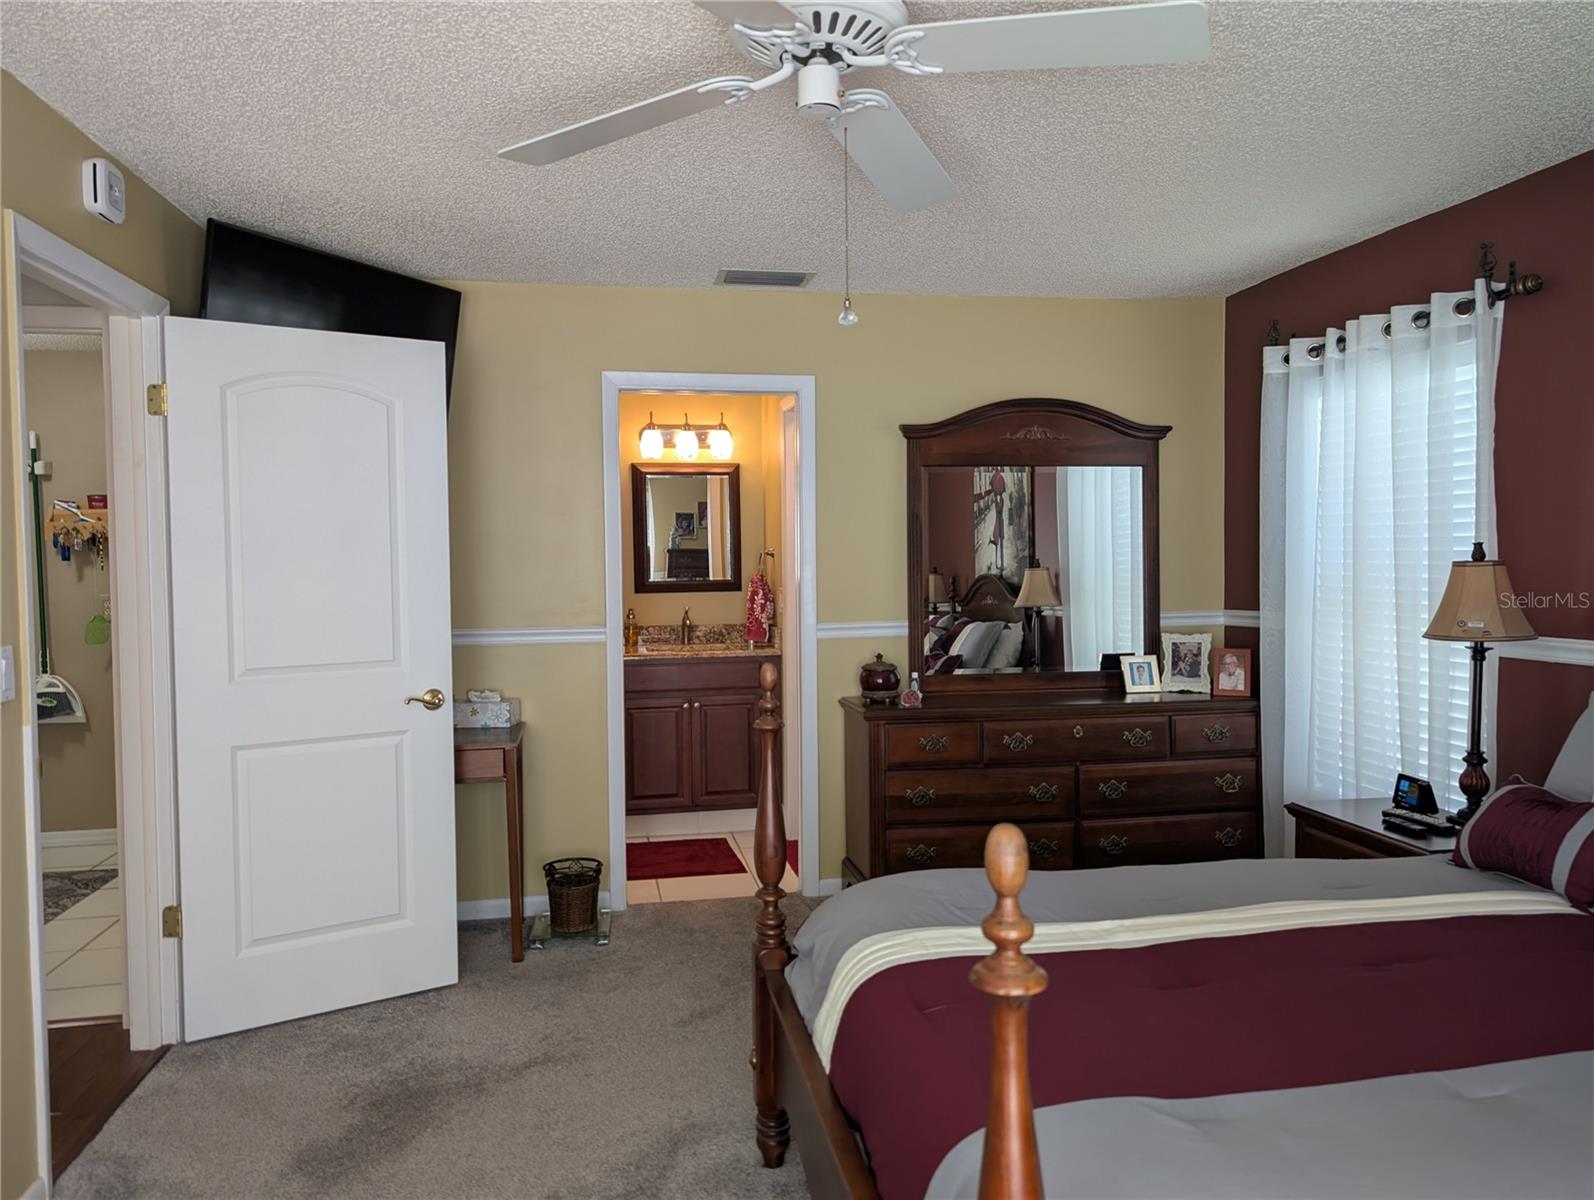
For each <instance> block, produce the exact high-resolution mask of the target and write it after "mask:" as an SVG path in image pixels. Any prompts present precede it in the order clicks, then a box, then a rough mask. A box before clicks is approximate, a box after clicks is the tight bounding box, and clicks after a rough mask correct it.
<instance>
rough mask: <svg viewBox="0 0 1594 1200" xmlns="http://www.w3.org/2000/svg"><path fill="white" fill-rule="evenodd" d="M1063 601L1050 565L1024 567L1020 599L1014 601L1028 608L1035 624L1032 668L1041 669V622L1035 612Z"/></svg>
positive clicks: (1017, 604)
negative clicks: (1058, 592)
mask: <svg viewBox="0 0 1594 1200" xmlns="http://www.w3.org/2000/svg"><path fill="white" fill-rule="evenodd" d="M1062 602H1063V598H1062V597H1061V596H1059V595H1058V594H1057V581H1056V580H1054V579H1053V578H1052V569H1051V568H1050V567H1042V566H1039V565H1037V566H1032V567H1025V568H1024V581H1023V583H1021V584H1020V585H1019V589H1018V599H1017V600H1015V601H1013V603H1014V605H1015V606H1016V607H1018V608H1022V609H1025V610H1026V613H1025V615H1026V616H1027V617H1029V618H1030V619H1031V620H1033V621H1034V624H1035V661H1034V662H1033V663H1032V664H1030V670H1032V671H1039V670H1040V669H1041V623H1040V620H1039V618H1038V617H1037V616H1036V614H1035V610H1036V609H1037V608H1056V607H1057V606H1058V605H1059V604H1061V603H1062Z"/></svg>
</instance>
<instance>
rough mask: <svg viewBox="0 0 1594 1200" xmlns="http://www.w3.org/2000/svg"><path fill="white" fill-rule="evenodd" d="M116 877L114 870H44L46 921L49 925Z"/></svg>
mask: <svg viewBox="0 0 1594 1200" xmlns="http://www.w3.org/2000/svg"><path fill="white" fill-rule="evenodd" d="M115 878H116V872H115V871H114V870H106V871H46V872H44V923H45V924H46V925H48V924H49V923H50V922H51V921H53V920H55V919H56V918H57V917H59V916H60V915H61V914H62V913H64V912H65V911H66V910H67V909H69V908H71V907H72V906H73V905H74V904H77V903H78V902H79V901H82V900H87V899H88V898H89V897H90V896H92V895H93V894H94V893H95V892H97V891H99V890H100V889H101V888H102V887H104V886H105V885H106V884H108V883H110V882H111V880H113V879H115Z"/></svg>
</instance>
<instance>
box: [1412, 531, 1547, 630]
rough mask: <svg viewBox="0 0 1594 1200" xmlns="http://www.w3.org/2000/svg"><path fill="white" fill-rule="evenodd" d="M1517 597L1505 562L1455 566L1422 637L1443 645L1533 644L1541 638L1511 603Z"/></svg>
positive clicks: (1494, 560) (1474, 560) (1491, 561)
mask: <svg viewBox="0 0 1594 1200" xmlns="http://www.w3.org/2000/svg"><path fill="white" fill-rule="evenodd" d="M1474 553H1478V552H1477V551H1475V552H1474ZM1515 595H1516V590H1515V589H1514V588H1513V587H1512V586H1511V575H1510V572H1508V571H1507V570H1506V568H1505V564H1504V563H1503V562H1500V561H1498V560H1497V559H1492V558H1490V559H1473V560H1472V561H1470V562H1454V563H1451V564H1450V579H1449V581H1448V582H1447V583H1446V584H1445V594H1444V595H1443V596H1441V597H1440V599H1439V607H1438V608H1436V609H1435V610H1434V614H1433V620H1432V621H1430V622H1429V623H1428V629H1427V632H1425V633H1424V634H1423V635H1422V636H1423V637H1425V638H1432V639H1433V640H1435V641H1440V642H1526V641H1531V640H1532V639H1533V638H1536V637H1538V636H1539V635H1538V634H1536V633H1534V632H1533V626H1532V625H1529V624H1528V619H1527V617H1526V616H1525V615H1524V614H1523V612H1522V609H1521V608H1519V607H1517V606H1516V605H1515V604H1513V603H1512V602H1511V601H1512V598H1513V597H1514V596H1515Z"/></svg>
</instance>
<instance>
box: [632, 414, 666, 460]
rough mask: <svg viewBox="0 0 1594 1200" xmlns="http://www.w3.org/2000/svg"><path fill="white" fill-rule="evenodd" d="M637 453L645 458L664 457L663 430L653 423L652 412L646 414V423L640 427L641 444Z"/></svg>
mask: <svg viewBox="0 0 1594 1200" xmlns="http://www.w3.org/2000/svg"><path fill="white" fill-rule="evenodd" d="M637 452H638V454H640V455H641V457H643V458H645V459H649V460H652V459H660V458H663V457H664V431H663V430H662V429H660V428H659V427H658V426H657V425H655V424H654V423H653V414H652V413H649V414H648V423H647V424H646V425H644V426H643V427H642V444H641V447H640V448H639V449H638V451H637Z"/></svg>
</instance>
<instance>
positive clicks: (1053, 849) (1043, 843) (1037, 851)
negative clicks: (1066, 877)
mask: <svg viewBox="0 0 1594 1200" xmlns="http://www.w3.org/2000/svg"><path fill="white" fill-rule="evenodd" d="M1062 848H1063V847H1062V844H1061V843H1060V842H1059V841H1058V840H1057V839H1056V838H1030V840H1029V856H1030V857H1031V858H1038V859H1040V860H1041V861H1043V862H1044V861H1045V860H1046V859H1048V858H1055V857H1056V856H1057V852H1058V851H1059V850H1061V849H1062Z"/></svg>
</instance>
